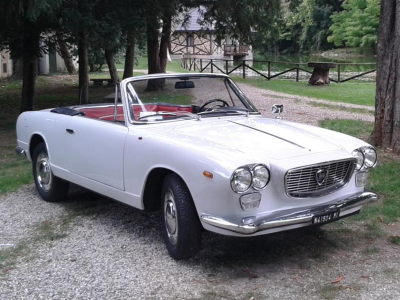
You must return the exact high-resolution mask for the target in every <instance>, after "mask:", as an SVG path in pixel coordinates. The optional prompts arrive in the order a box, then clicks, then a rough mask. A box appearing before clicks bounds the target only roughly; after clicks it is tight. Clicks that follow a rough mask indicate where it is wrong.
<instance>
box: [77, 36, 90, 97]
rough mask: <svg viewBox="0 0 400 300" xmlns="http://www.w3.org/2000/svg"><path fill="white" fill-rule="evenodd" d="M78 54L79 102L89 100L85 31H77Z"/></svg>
mask: <svg viewBox="0 0 400 300" xmlns="http://www.w3.org/2000/svg"><path fill="white" fill-rule="evenodd" d="M78 39H79V41H78V55H79V103H80V104H87V103H88V102H89V74H88V50H87V37H86V33H85V32H83V31H80V32H79V33H78Z"/></svg>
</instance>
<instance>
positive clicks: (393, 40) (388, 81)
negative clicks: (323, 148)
mask: <svg viewBox="0 0 400 300" xmlns="http://www.w3.org/2000/svg"><path fill="white" fill-rule="evenodd" d="M380 13H381V16H382V17H381V19H380V22H379V34H378V46H377V62H378V70H377V74H376V97H375V129H374V142H375V145H377V146H380V147H382V148H384V149H386V148H389V149H393V151H394V152H396V153H400V152H399V151H400V88H399V87H400V48H399V45H400V0H382V2H381V10H380Z"/></svg>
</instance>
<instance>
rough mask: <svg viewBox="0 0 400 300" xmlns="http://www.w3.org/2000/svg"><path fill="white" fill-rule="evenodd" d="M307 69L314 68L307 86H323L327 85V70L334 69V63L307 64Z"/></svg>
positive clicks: (328, 81)
mask: <svg viewBox="0 0 400 300" xmlns="http://www.w3.org/2000/svg"><path fill="white" fill-rule="evenodd" d="M307 66H308V67H310V68H314V70H313V72H312V75H311V78H310V80H309V81H308V84H309V85H325V84H329V83H330V80H329V69H332V68H336V66H337V65H336V64H335V63H322V62H309V63H308V64H307Z"/></svg>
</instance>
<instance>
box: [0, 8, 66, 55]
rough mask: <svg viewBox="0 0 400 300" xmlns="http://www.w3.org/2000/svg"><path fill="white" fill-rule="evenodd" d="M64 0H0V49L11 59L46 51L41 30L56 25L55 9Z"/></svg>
mask: <svg viewBox="0 0 400 300" xmlns="http://www.w3.org/2000/svg"><path fill="white" fill-rule="evenodd" d="M62 2H63V0H27V1H19V0H0V11H1V12H3V13H2V16H1V18H0V49H7V50H9V51H10V54H11V57H12V58H13V59H20V58H21V57H22V56H23V55H24V56H25V57H28V56H30V57H41V56H42V55H43V53H46V52H47V51H48V45H46V44H43V43H41V42H45V41H46V39H45V37H44V35H43V33H48V32H50V31H52V30H54V29H55V28H56V27H57V18H56V13H57V11H58V9H59V8H60V7H61V4H62Z"/></svg>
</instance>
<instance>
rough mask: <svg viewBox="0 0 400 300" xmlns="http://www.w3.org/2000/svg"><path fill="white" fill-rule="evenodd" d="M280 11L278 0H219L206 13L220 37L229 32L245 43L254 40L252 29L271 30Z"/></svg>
mask: <svg viewBox="0 0 400 300" xmlns="http://www.w3.org/2000/svg"><path fill="white" fill-rule="evenodd" d="M277 11H279V1H278V0H268V1H265V0H241V1H232V0H218V1H215V2H214V4H213V5H212V6H210V7H209V9H208V11H207V12H206V13H205V15H204V19H205V21H206V22H209V23H212V24H214V28H215V30H216V35H217V38H218V39H220V40H221V39H223V38H224V37H225V35H227V34H229V35H230V36H231V37H233V38H234V39H237V40H240V41H242V42H243V43H248V44H249V43H251V42H252V31H253V32H254V31H256V32H264V31H266V32H267V33H270V32H271V28H273V27H274V26H275V23H276V22H277V21H278V20H277V14H276V12H277Z"/></svg>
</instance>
